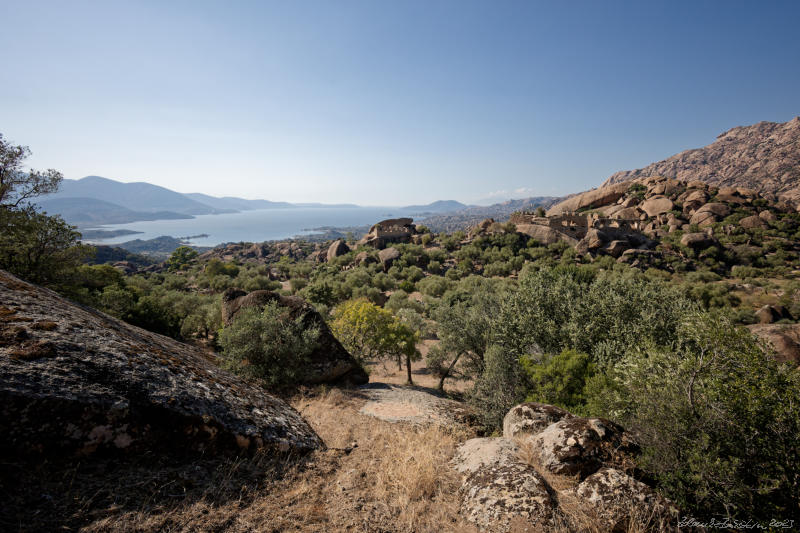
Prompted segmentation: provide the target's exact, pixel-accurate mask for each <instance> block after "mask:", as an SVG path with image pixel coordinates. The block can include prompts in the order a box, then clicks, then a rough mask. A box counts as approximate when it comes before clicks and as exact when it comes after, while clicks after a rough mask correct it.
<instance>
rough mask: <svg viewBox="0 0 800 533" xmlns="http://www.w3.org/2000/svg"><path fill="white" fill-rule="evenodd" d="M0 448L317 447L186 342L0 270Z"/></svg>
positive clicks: (286, 412)
mask: <svg viewBox="0 0 800 533" xmlns="http://www.w3.org/2000/svg"><path fill="white" fill-rule="evenodd" d="M0 435H2V437H0V449H3V450H4V452H5V453H12V454H16V453H20V454H30V453H33V454H38V453H44V454H50V453H52V454H57V455H58V456H62V457H63V456H64V455H65V454H67V455H68V454H77V455H86V454H92V453H95V452H103V451H121V450H124V451H126V452H138V451H156V452H159V453H160V452H162V451H169V450H179V451H180V452H181V453H185V452H188V451H198V452H204V453H208V452H211V451H230V452H234V453H238V452H240V451H243V450H248V451H253V450H256V449H264V450H267V451H273V452H294V453H305V452H308V451H311V450H314V449H316V448H319V447H321V446H322V442H321V440H320V439H319V437H318V436H317V435H316V433H314V431H313V430H312V429H311V427H310V426H309V425H308V424H307V423H306V422H305V421H304V420H303V419H302V418H301V417H300V415H299V414H298V413H297V412H296V411H294V410H293V409H292V408H291V407H289V406H288V405H286V404H285V403H284V402H283V401H281V400H279V399H277V398H274V397H272V396H271V395H269V394H267V393H266V392H265V391H264V390H263V389H261V388H259V387H257V386H255V385H251V384H248V383H246V382H244V381H242V380H240V379H238V378H237V377H235V376H233V375H230V374H228V373H227V372H225V371H223V370H221V369H219V368H218V367H216V366H215V365H214V364H212V363H211V362H210V361H209V360H208V359H207V358H206V356H205V355H204V354H203V353H202V352H201V351H199V350H198V349H196V348H193V347H191V346H188V345H185V344H182V343H179V342H177V341H174V340H172V339H169V338H167V337H163V336H161V335H157V334H154V333H150V332H147V331H144V330H142V329H139V328H137V327H134V326H131V325H128V324H125V323H124V322H121V321H119V320H116V319H114V318H112V317H110V316H108V315H105V314H103V313H100V312H98V311H95V310H93V309H90V308H86V307H81V306H78V305H76V304H73V303H71V302H69V301H68V300H66V299H64V298H62V297H60V296H58V295H57V294H56V293H54V292H52V291H50V290H47V289H43V288H41V287H38V286H35V285H32V284H29V283H26V282H23V281H20V280H19V279H17V278H15V277H14V276H12V275H10V274H8V273H7V272H5V271H0Z"/></svg>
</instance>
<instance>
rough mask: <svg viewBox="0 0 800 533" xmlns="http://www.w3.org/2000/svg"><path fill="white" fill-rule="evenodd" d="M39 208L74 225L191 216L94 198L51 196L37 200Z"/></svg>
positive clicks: (123, 222) (190, 216)
mask: <svg viewBox="0 0 800 533" xmlns="http://www.w3.org/2000/svg"><path fill="white" fill-rule="evenodd" d="M37 205H38V206H39V208H40V209H41V210H42V211H44V212H46V213H49V214H59V215H61V217H62V218H63V219H64V220H66V221H67V222H68V223H69V224H73V225H75V226H79V227H80V226H96V225H101V224H125V223H128V222H137V221H140V220H174V219H181V218H192V215H186V214H182V213H175V212H173V211H156V212H144V211H132V210H131V209H128V208H125V207H122V206H121V205H118V204H114V203H111V202H106V201H104V200H98V199H96V198H53V199H49V200H41V201H39V202H37Z"/></svg>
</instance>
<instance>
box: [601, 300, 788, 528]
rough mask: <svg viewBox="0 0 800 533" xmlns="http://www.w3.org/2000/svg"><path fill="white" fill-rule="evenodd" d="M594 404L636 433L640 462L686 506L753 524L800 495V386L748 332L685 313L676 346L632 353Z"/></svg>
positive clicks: (781, 512)
mask: <svg viewBox="0 0 800 533" xmlns="http://www.w3.org/2000/svg"><path fill="white" fill-rule="evenodd" d="M609 381H610V385H611V386H609V387H606V388H604V389H603V392H602V393H600V394H598V395H597V397H596V398H595V400H594V401H595V402H596V408H597V409H598V410H599V411H600V412H602V413H604V414H606V415H608V416H611V417H614V418H616V419H617V420H619V421H621V422H623V424H625V425H626V426H627V427H628V428H629V429H631V430H633V431H635V432H637V434H638V435H639V438H640V440H641V442H642V445H643V452H644V454H643V457H642V460H641V462H640V466H641V467H643V468H644V469H645V470H646V471H648V472H649V473H651V474H652V475H653V476H655V477H656V478H657V479H658V481H659V482H660V486H661V489H662V490H663V491H664V492H666V494H667V495H668V496H669V497H670V498H672V499H673V500H674V501H675V502H676V503H677V504H678V505H679V506H680V507H681V509H683V510H684V512H688V513H698V514H700V513H702V514H703V515H712V514H713V515H718V516H733V517H738V518H748V519H753V520H768V519H770V518H774V517H786V516H793V515H794V514H795V513H796V512H797V502H798V501H800V483H798V482H799V481H800V388H799V387H798V385H799V384H798V377H797V374H796V372H794V371H793V370H791V369H789V368H788V367H783V366H779V365H778V364H777V363H776V362H775V360H774V358H773V357H771V356H770V355H769V354H768V353H766V352H765V350H763V349H762V346H760V345H759V343H758V342H757V341H756V340H755V338H754V337H753V336H752V335H750V333H749V332H747V331H746V330H744V329H741V328H737V327H735V326H734V325H733V323H732V322H731V321H730V320H729V319H727V318H725V317H724V316H722V315H719V314H694V315H689V316H687V317H686V319H685V320H684V322H683V323H682V325H681V327H680V329H679V342H678V343H676V345H675V346H674V348H666V347H661V348H659V347H651V348H650V349H648V350H647V351H646V356H637V355H634V354H631V353H629V354H628V355H627V356H626V358H625V359H624V360H623V361H622V364H620V365H617V367H616V368H615V369H614V370H613V371H612V372H611V374H610V376H609Z"/></svg>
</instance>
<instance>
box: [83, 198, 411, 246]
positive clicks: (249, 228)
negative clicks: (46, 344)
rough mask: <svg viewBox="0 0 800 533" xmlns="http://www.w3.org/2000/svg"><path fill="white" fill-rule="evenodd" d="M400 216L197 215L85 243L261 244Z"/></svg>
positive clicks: (326, 211)
mask: <svg viewBox="0 0 800 533" xmlns="http://www.w3.org/2000/svg"><path fill="white" fill-rule="evenodd" d="M401 216H412V215H410V214H409V213H407V212H404V211H403V210H402V209H401V208H397V207H346V208H338V207H328V208H314V207H297V208H290V209H258V210H254V211H242V212H240V213H228V214H222V215H198V216H195V218H192V219H182V220H150V221H142V222H130V223H128V224H108V225H105V226H99V227H98V228H97V229H103V230H116V229H128V230H132V231H140V232H142V233H139V234H136V235H122V236H119V237H113V238H110V239H91V240H87V241H86V242H94V243H97V244H119V243H122V242H126V241H130V240H133V239H143V240H147V239H153V238H155V237H161V236H162V235H168V236H171V237H186V236H190V235H202V234H207V235H208V237H200V238H195V239H190V242H191V243H192V244H194V245H197V246H216V245H217V244H221V243H224V242H239V241H244V242H262V241H270V240H278V239H287V238H291V237H294V236H297V235H305V234H309V233H320V232H318V231H313V228H319V227H323V226H332V227H347V226H371V225H372V224H374V223H376V222H379V221H381V220H384V219H387V218H395V217H401ZM420 218H422V217H420ZM309 230H311V231H309Z"/></svg>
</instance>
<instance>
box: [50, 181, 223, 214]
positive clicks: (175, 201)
mask: <svg viewBox="0 0 800 533" xmlns="http://www.w3.org/2000/svg"><path fill="white" fill-rule="evenodd" d="M63 198H94V199H96V200H103V201H105V202H111V203H114V204H119V205H121V206H122V207H124V208H126V209H130V210H132V211H143V212H148V213H155V212H158V211H172V212H175V213H181V214H184V215H209V214H212V213H219V212H224V211H223V210H219V209H215V208H213V207H210V206H208V205H205V204H202V203H200V202H197V201H195V200H192V199H191V198H187V197H186V196H185V195H183V194H180V193H177V192H175V191H171V190H169V189H167V188H165V187H160V186H158V185H153V184H151V183H144V182H135V183H122V182H119V181H114V180H110V179H108V178H102V177H100V176H87V177H85V178H82V179H79V180H69V179H65V180H64V181H63V182H62V183H61V186H60V187H59V190H58V192H57V193H54V194H50V195H47V196H45V197H44V199H47V200H53V199H63Z"/></svg>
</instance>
